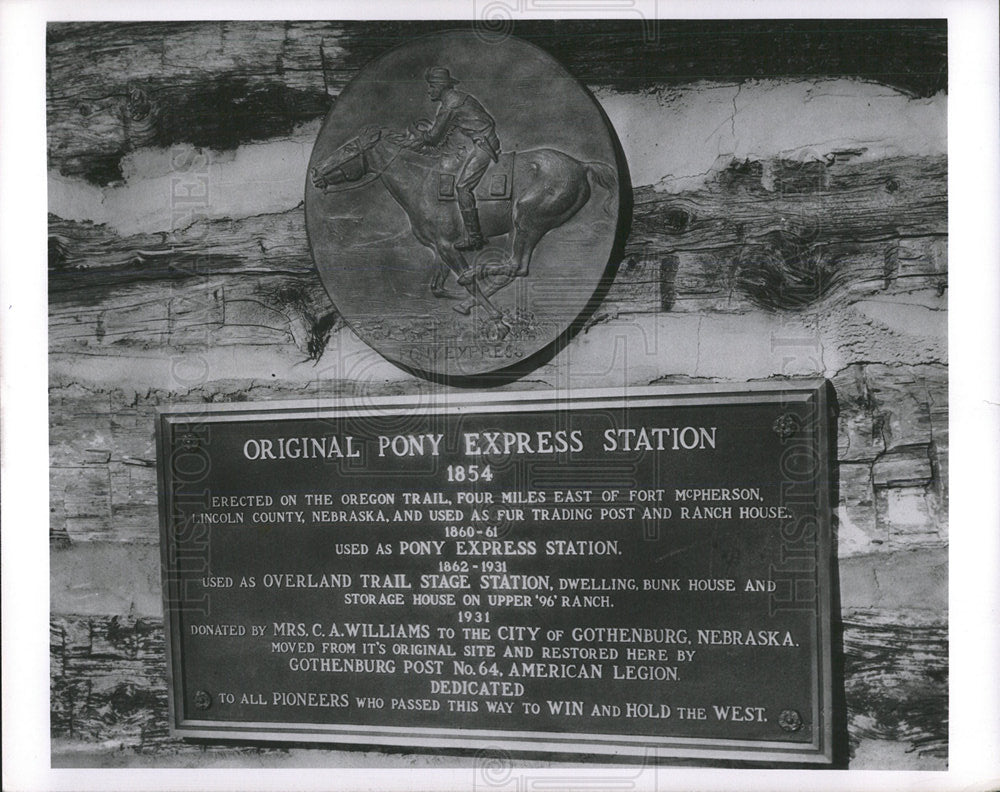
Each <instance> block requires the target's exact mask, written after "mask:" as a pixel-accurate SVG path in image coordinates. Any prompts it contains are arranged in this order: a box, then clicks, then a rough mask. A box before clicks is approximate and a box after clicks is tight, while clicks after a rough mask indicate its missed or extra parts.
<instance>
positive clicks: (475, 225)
mask: <svg viewBox="0 0 1000 792" xmlns="http://www.w3.org/2000/svg"><path fill="white" fill-rule="evenodd" d="M462 222H463V223H464V224H465V237H464V238H463V239H462V241H461V242H459V243H458V244H457V245H455V250H482V249H483V248H484V247H486V240H485V239H483V232H482V230H481V229H480V228H479V212H478V211H477V210H476V209H474V208H473V209H463V210H462Z"/></svg>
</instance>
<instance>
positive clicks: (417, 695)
mask: <svg viewBox="0 0 1000 792" xmlns="http://www.w3.org/2000/svg"><path fill="white" fill-rule="evenodd" d="M829 419H830V416H829V414H828V408H827V402H826V394H825V386H824V385H823V384H822V383H815V382H813V383H805V384H801V383H795V384H790V385H787V387H786V386H782V385H773V384H768V385H759V386H756V387H753V388H751V389H750V390H740V391H734V390H727V389H725V388H722V387H716V388H708V389H706V388H680V387H677V388H669V389H663V388H656V389H653V388H646V389H634V390H629V392H628V394H627V396H626V395H624V394H622V393H620V392H618V393H609V392H606V391H601V392H587V393H584V394H581V395H579V396H574V397H573V398H572V399H568V400H566V399H558V398H551V397H542V398H539V397H537V396H536V395H534V394H514V393H509V394H508V393H498V394H492V395H485V396H475V395H469V394H461V395H460V396H458V395H455V394H441V395H439V396H436V397H433V398H430V397H425V398H422V399H391V400H375V399H372V400H368V401H365V402H363V403H362V402H336V403H327V402H308V403H306V402H281V403H272V404H225V405H215V404H213V405H201V406H199V407H196V408H195V407H184V408H172V409H168V410H165V411H164V412H163V413H162V414H161V416H160V418H159V421H158V443H159V447H158V448H159V463H160V466H159V474H160V487H161V495H162V497H161V510H162V531H163V534H162V546H163V584H164V589H163V590H164V597H165V600H164V602H165V613H166V621H167V626H168V630H167V632H168V636H169V663H170V719H171V726H172V729H173V731H174V733H175V734H177V735H180V736H187V737H200V738H206V737H207V738H212V737H215V738H243V739H253V740H287V741H320V742H330V743H366V744H377V745H394V746H412V747H462V748H476V747H483V748H497V747H499V748H504V749H507V750H516V751H549V752H553V751H554V752H563V753H588V754H610V755H614V754H620V755H643V756H647V757H688V758H692V757H693V758H701V759H745V760H753V761H759V762H795V763H801V762H812V763H827V762H829V761H830V759H831V722H830V716H831V649H830V574H829V573H830V563H831V561H830V508H831V507H830V502H829V498H830V494H829V487H828V483H829V475H830V463H829V446H828V443H829V429H828V423H829Z"/></svg>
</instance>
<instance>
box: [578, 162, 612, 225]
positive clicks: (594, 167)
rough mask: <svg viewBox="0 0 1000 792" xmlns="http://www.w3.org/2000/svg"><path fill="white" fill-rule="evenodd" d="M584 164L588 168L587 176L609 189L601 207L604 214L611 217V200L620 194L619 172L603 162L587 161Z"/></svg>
mask: <svg viewBox="0 0 1000 792" xmlns="http://www.w3.org/2000/svg"><path fill="white" fill-rule="evenodd" d="M583 166H584V167H585V168H586V169H587V176H588V177H589V178H590V179H591V180H592V181H593V182H595V183H596V184H597V185H598V186H600V187H603V188H604V189H605V190H607V191H608V195H607V197H606V198H605V199H604V203H603V204H602V206H601V208H602V209H603V210H604V214H606V215H607V216H608V217H611V216H612V214H611V200H612V199H613V198H614V197H615V196H616V195H617V194H618V174H617V173H615V169H614V168H612V167H611V166H610V165H607V164H605V163H603V162H585V163H583Z"/></svg>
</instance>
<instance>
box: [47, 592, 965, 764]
mask: <svg viewBox="0 0 1000 792" xmlns="http://www.w3.org/2000/svg"><path fill="white" fill-rule="evenodd" d="M843 647H844V674H845V675H844V679H843V684H844V689H845V694H846V703H847V712H848V720H847V729H848V739H849V742H850V743H851V745H852V746H857V745H858V744H859V742H860V741H861V740H864V739H866V738H878V739H892V740H898V741H901V742H903V743H906V744H907V745H908V746H910V748H911V750H914V751H917V752H918V753H919V754H920V755H926V756H933V757H940V758H946V757H947V739H948V723H947V715H946V713H947V711H948V706H947V695H948V671H947V669H948V665H947V656H948V633H947V628H946V627H945V626H944V625H943V624H941V623H940V622H939V621H936V620H935V619H934V618H933V617H928V614H923V613H919V612H913V613H909V614H906V615H905V616H901V614H899V613H895V612H892V613H889V612H884V611H870V612H863V611H857V612H853V613H851V614H850V615H849V616H848V617H847V618H845V619H844V622H843ZM49 656H50V669H51V695H52V716H51V733H52V736H53V737H71V738H77V739H86V740H90V741H93V742H99V743H113V744H115V745H117V746H119V747H121V748H127V749H131V750H135V751H142V752H152V753H156V752H162V751H171V752H173V751H177V750H185V748H186V746H185V744H184V743H183V742H182V741H179V740H173V739H171V738H170V737H169V735H168V734H167V688H166V667H165V649H164V642H163V623H162V621H161V620H159V619H155V618H138V619H137V618H129V617H122V616H82V617H81V616H74V615H71V614H53V616H52V617H51V620H50V641H49ZM942 714H944V716H942ZM264 750H274V751H280V750H281V749H280V748H275V749H264Z"/></svg>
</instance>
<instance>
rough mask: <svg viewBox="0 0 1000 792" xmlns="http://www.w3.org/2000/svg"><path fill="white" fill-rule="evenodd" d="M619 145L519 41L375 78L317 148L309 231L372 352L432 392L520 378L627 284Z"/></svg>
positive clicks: (404, 53) (569, 84)
mask: <svg viewBox="0 0 1000 792" xmlns="http://www.w3.org/2000/svg"><path fill="white" fill-rule="evenodd" d="M619 151H620V147H619V146H618V144H617V139H616V138H615V136H614V131H613V130H612V129H611V126H610V124H609V123H608V122H607V120H606V118H605V116H604V113H603V112H602V110H601V109H600V107H599V106H598V105H597V104H596V103H595V101H594V99H593V98H592V97H591V96H590V94H589V93H588V92H587V91H586V89H584V88H583V87H582V86H581V85H580V84H579V83H578V82H577V81H576V80H575V79H573V77H571V76H570V75H569V74H568V73H567V72H566V70H565V69H563V68H562V66H560V65H559V64H558V63H557V62H556V61H555V60H554V59H553V58H552V57H550V56H549V55H548V54H546V53H545V52H543V51H542V50H540V49H538V48H537V47H535V46H533V45H531V44H528V43H526V42H524V41H520V40H518V39H515V38H511V37H508V38H504V39H502V40H500V41H492V40H486V39H484V38H483V37H482V36H480V35H478V34H476V33H474V32H450V33H442V34H436V35H432V36H426V37H422V38H419V39H414V40H413V41H411V42H409V43H407V44H404V45H403V46H401V47H399V48H397V49H394V50H392V51H391V52H388V53H386V54H385V55H383V56H382V57H380V58H378V59H377V60H375V61H374V62H372V63H370V64H368V65H367V66H366V67H365V68H364V69H362V70H361V72H360V73H359V74H358V76H357V77H356V78H355V79H354V80H353V81H352V82H351V83H350V84H349V85H348V86H347V87H346V88H345V89H344V91H343V92H342V93H341V94H340V96H339V97H338V98H337V100H336V102H335V104H334V107H333V109H332V110H331V111H330V114H329V115H328V116H327V118H326V120H325V122H324V123H323V127H322V129H321V130H320V133H319V137H318V138H317V141H316V145H315V147H314V148H313V153H312V158H311V161H310V165H309V174H308V178H307V182H306V194H305V208H306V229H307V232H308V235H309V243H310V248H311V250H312V255H313V259H314V261H315V263H316V267H317V269H318V270H319V274H320V278H321V279H322V281H323V284H324V286H325V287H326V290H327V291H328V292H329V294H330V297H331V299H332V300H333V303H334V305H335V306H336V308H337V310H338V312H339V313H340V314H341V315H342V316H343V317H344V319H345V320H346V321H347V323H348V324H349V325H350V326H351V328H352V329H353V330H354V331H355V332H356V333H357V334H358V336H360V337H361V338H362V339H363V340H364V341H365V342H366V343H368V344H369V345H370V346H372V347H373V348H375V349H376V350H378V351H379V352H380V353H381V354H382V355H384V356H385V357H386V358H388V359H389V360H391V361H392V362H394V363H396V364H398V365H400V366H402V367H404V368H406V369H409V370H411V371H415V372H417V373H419V374H423V375H428V376H441V377H468V376H475V375H483V374H488V373H490V372H496V371H501V370H503V369H509V368H512V367H517V366H518V365H519V364H521V363H522V362H523V361H526V360H528V359H529V358H531V357H532V356H533V355H535V354H536V353H538V352H540V351H541V350H543V349H545V348H546V347H549V346H550V345H551V344H553V343H554V342H555V341H556V340H557V339H559V338H561V337H563V336H564V334H566V333H567V331H568V330H569V329H570V328H571V326H572V325H573V324H574V322H575V321H576V320H578V319H579V318H580V317H581V314H582V313H583V312H584V310H585V309H586V308H587V307H588V303H589V302H590V301H591V300H592V298H593V297H594V295H595V293H596V292H597V291H598V289H599V288H600V287H601V286H602V284H603V283H605V279H606V278H607V277H609V275H610V273H609V265H610V263H611V258H612V253H613V251H614V248H615V243H616V239H617V238H618V235H619V225H620V217H621V216H622V215H623V214H624V213H623V212H622V211H621V208H622V207H621V200H620V196H621V195H622V194H624V192H623V191H624V190H625V189H628V187H629V185H628V184H627V183H626V182H627V176H626V175H623V174H624V173H625V168H624V166H623V165H622V164H621V163H622V159H621V158H620V156H619V155H618V152H619Z"/></svg>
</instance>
